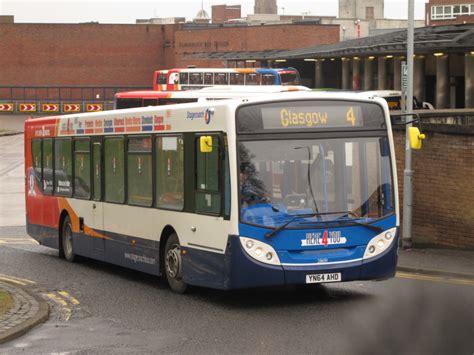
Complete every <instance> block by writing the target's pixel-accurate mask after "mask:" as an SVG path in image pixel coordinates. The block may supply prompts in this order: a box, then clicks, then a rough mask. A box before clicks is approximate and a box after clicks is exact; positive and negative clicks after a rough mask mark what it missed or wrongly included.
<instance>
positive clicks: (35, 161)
mask: <svg viewBox="0 0 474 355" xmlns="http://www.w3.org/2000/svg"><path fill="white" fill-rule="evenodd" d="M31 159H32V166H33V169H34V171H35V179H36V182H35V183H36V185H38V186H39V187H40V189H41V180H42V178H43V176H42V174H43V173H42V171H41V170H42V163H43V162H42V160H43V159H42V157H41V140H40V139H33V141H32V142H31Z"/></svg>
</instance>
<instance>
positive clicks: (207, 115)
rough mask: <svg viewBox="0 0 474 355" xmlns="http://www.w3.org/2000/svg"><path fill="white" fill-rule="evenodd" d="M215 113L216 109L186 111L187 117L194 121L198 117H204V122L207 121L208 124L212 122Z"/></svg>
mask: <svg viewBox="0 0 474 355" xmlns="http://www.w3.org/2000/svg"><path fill="white" fill-rule="evenodd" d="M213 115H214V111H213V110H212V109H207V110H206V111H198V112H191V111H188V112H186V118H187V119H189V120H191V121H194V120H197V119H202V118H204V122H206V124H209V123H210V122H211V119H212V116H213Z"/></svg>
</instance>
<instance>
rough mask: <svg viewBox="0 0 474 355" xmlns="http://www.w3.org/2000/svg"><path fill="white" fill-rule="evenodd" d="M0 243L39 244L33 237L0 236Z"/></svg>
mask: <svg viewBox="0 0 474 355" xmlns="http://www.w3.org/2000/svg"><path fill="white" fill-rule="evenodd" d="M0 244H39V243H38V242H37V241H36V240H34V239H33V238H10V237H7V238H0Z"/></svg>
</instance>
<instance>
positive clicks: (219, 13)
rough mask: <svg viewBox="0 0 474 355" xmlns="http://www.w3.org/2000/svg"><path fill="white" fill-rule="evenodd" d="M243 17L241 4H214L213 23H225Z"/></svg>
mask: <svg viewBox="0 0 474 355" xmlns="http://www.w3.org/2000/svg"><path fill="white" fill-rule="evenodd" d="M241 17H242V9H241V5H213V6H212V23H224V22H227V21H229V20H235V19H239V18H241Z"/></svg>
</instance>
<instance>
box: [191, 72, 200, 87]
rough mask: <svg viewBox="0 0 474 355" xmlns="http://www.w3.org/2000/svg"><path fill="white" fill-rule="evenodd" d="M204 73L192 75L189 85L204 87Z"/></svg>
mask: <svg viewBox="0 0 474 355" xmlns="http://www.w3.org/2000/svg"><path fill="white" fill-rule="evenodd" d="M202 77H203V75H202V73H190V74H189V84H190V85H202Z"/></svg>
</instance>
